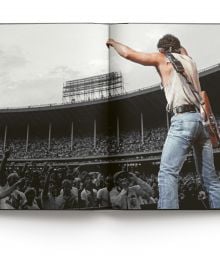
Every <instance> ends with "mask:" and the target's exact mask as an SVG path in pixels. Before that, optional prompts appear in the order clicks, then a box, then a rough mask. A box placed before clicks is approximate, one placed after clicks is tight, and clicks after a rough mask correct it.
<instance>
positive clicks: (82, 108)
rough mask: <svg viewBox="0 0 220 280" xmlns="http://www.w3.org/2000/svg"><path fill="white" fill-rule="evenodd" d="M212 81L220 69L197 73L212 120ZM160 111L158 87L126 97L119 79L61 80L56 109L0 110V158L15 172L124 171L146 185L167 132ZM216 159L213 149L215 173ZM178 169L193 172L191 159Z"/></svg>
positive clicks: (215, 100) (218, 111) (217, 100)
mask: <svg viewBox="0 0 220 280" xmlns="http://www.w3.org/2000/svg"><path fill="white" fill-rule="evenodd" d="M219 78H220V64H217V65H214V66H211V67H209V68H207V69H204V70H202V71H200V82H201V86H202V89H204V90H206V91H207V92H208V94H209V98H210V101H211V104H212V107H213V112H214V114H215V116H216V117H217V120H219V118H220V108H219V104H220V96H219V92H220V85H219V82H218V81H219ZM165 108H166V100H165V96H164V94H163V92H162V90H161V88H160V86H159V85H155V86H152V87H148V88H142V89H137V90H134V91H131V92H126V91H125V90H124V86H123V77H122V75H121V74H120V73H116V72H112V73H108V74H103V75H99V76H93V77H89V78H85V79H80V80H72V81H67V82H66V83H64V85H63V103H62V104H49V105H42V106H29V107H24V108H3V109H0V120H1V126H0V137H1V139H0V149H1V154H4V151H5V150H7V149H8V148H10V149H11V150H12V152H11V156H10V158H9V160H8V166H9V169H10V168H11V169H14V170H19V169H21V168H22V167H23V166H24V164H26V165H28V164H29V165H31V166H34V168H36V169H39V170H42V169H43V168H44V166H45V162H46V163H48V164H52V165H53V167H54V168H55V167H56V168H57V169H58V170H61V169H62V168H64V167H65V168H66V166H68V168H72V170H75V169H74V168H81V170H85V168H86V171H87V172H89V171H93V172H94V171H95V172H100V173H101V174H104V175H105V176H107V175H108V174H111V175H113V174H114V173H115V172H117V171H119V170H127V171H132V172H137V173H144V174H145V176H148V177H149V178H152V177H154V176H156V174H157V172H158V167H159V163H160V157H161V151H162V147H163V144H164V140H165V138H166V134H167V127H168V125H169V119H168V118H167V115H166V110H165ZM219 155H220V149H218V148H217V149H215V150H214V156H215V162H216V167H217V169H218V170H219V168H218V167H220V165H219V162H220V157H219ZM183 170H184V172H186V173H187V174H188V173H194V172H195V168H194V163H193V161H192V154H191V153H190V154H189V156H188V159H187V161H186V163H185V165H184V169H183ZM187 176H188V175H187ZM193 176H194V175H193ZM191 177H192V174H191ZM150 180H151V179H149V181H150ZM152 181H154V179H152Z"/></svg>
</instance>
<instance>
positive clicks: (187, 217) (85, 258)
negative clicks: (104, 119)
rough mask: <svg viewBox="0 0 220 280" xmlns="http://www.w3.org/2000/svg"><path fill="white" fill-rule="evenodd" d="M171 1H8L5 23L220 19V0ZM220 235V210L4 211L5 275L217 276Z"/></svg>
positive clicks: (1, 13)
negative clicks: (219, 6)
mask: <svg viewBox="0 0 220 280" xmlns="http://www.w3.org/2000/svg"><path fill="white" fill-rule="evenodd" d="M167 3H168V2H167V1H163V3H162V1H161V2H160V1H153V3H151V4H149V3H148V1H146V0H145V1H137V0H136V1H134V2H130V3H128V2H126V1H124V2H119V1H116V0H114V1H102V2H101V1H100V3H99V1H97V0H96V1H90V2H89V1H82V0H81V1H79V2H77V3H76V2H75V3H74V1H60V2H58V1H50V2H49V1H48V2H46V1H45V0H44V1H43V0H38V1H37V2H36V3H35V2H33V1H22V0H20V1H7V3H5V4H4V5H2V3H1V10H0V20H1V22H39V21H40V22H57V21H59V22H64V21H65V22H83V21H86V22H217V21H219V8H218V5H217V1H206V3H205V6H204V4H201V3H199V2H198V1H197V2H196V1H195V3H194V2H193V1H184V3H183V1H182V2H179V1H169V3H172V4H170V5H169V4H167ZM174 8H175V9H174ZM174 10H175V11H176V12H175V13H173V11H174ZM195 16H196V17H195ZM0 39H1V38H0ZM192 39H193V38H192ZM210 43H211V42H210ZM207 51H208V50H207ZM210 55H211V54H210ZM219 234H220V212H219V211H208V212H190V211H188V212H177V211H155V212H84V211H82V212H70V211H68V212H57V211H54V212H16V211H10V212H9V211H1V212H0V277H1V279H2V280H6V279H16V280H20V279H22V280H23V279H31V280H35V279H53V280H56V279H77V278H78V279H80V280H81V279H89V280H93V279H96V280H97V279H106V280H108V279H111V280H112V279H115V280H116V279H117V280H118V279H123V280H124V279H126V280H130V279H162V280H166V279H169V280H172V279H175V280H176V279H178V280H181V279H184V280H186V279H212V278H215V279H216V278H218V277H219V274H220V272H219V250H220V235H219Z"/></svg>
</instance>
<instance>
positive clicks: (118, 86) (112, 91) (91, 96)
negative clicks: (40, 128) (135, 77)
mask: <svg viewBox="0 0 220 280" xmlns="http://www.w3.org/2000/svg"><path fill="white" fill-rule="evenodd" d="M124 93H125V90H124V83H123V78H122V74H121V73H119V72H111V73H107V74H103V75H97V76H92V77H89V78H85V79H78V80H71V81H67V82H65V83H64V84H63V103H79V102H84V101H93V100H97V99H106V98H109V97H113V96H116V95H121V94H124Z"/></svg>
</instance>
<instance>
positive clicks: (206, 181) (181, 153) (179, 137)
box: [158, 112, 220, 209]
mask: <svg viewBox="0 0 220 280" xmlns="http://www.w3.org/2000/svg"><path fill="white" fill-rule="evenodd" d="M191 147H193V150H194V157H195V163H196V169H197V172H198V173H199V175H200V177H201V180H202V184H203V187H204V188H205V190H206V191H207V193H208V196H209V204H210V207H211V208H220V181H219V179H218V176H217V175H216V172H215V166H214V158H213V150H212V144H211V141H210V139H209V135H208V131H207V128H205V127H204V126H203V124H202V119H201V115H200V114H199V113H191V112H187V113H182V114H177V115H174V116H173V117H172V118H171V126H170V129H169V132H168V135H167V139H166V141H165V144H164V147H163V152H162V156H161V163H160V171H159V175H158V185H159V201H158V208H159V209H178V208H179V200H178V177H179V172H180V170H181V169H182V166H183V163H184V161H185V159H186V157H187V154H188V152H189V150H190V148H191Z"/></svg>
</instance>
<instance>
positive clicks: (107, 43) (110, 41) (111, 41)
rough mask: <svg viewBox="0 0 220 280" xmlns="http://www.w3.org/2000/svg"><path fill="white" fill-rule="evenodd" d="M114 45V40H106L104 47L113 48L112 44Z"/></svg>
mask: <svg viewBox="0 0 220 280" xmlns="http://www.w3.org/2000/svg"><path fill="white" fill-rule="evenodd" d="M114 43H115V40H113V39H108V41H107V42H106V46H107V47H108V48H109V47H113V44H114Z"/></svg>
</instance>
